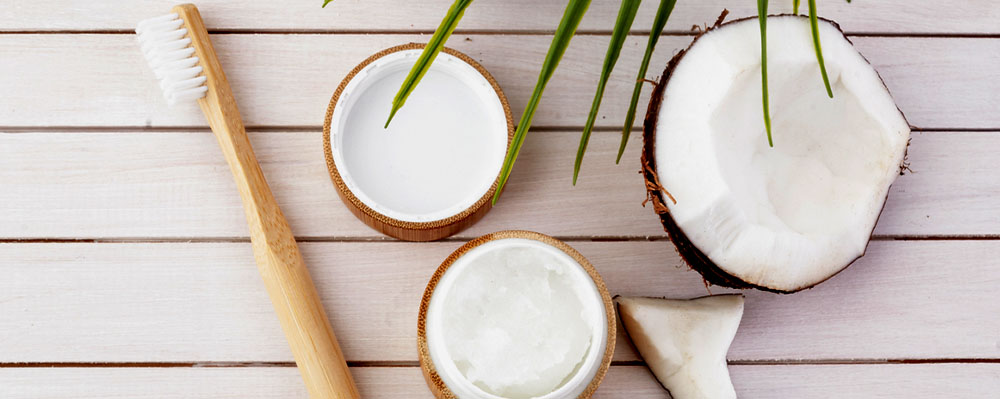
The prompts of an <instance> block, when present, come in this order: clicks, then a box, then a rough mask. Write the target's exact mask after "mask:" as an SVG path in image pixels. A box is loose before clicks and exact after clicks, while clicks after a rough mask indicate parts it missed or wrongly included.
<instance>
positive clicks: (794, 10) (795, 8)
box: [792, 0, 799, 15]
mask: <svg viewBox="0 0 1000 399" xmlns="http://www.w3.org/2000/svg"><path fill="white" fill-rule="evenodd" d="M792 13H793V14H795V15H799V0H793V1H792Z"/></svg>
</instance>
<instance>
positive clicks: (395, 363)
mask: <svg viewBox="0 0 1000 399" xmlns="http://www.w3.org/2000/svg"><path fill="white" fill-rule="evenodd" d="M727 363H728V364H729V365H730V366H828V365H843V366H853V365H887V364H888V365H917V364H1000V359H996V358H940V359H816V360H804V359H803V360H730V361H728V362H727ZM347 365H348V366H349V367H353V368H366V367H378V368H417V367H420V364H419V362H417V361H412V360H389V361H348V362H347ZM611 365H612V366H619V367H622V366H645V365H646V364H645V363H644V362H643V361H641V360H624V361H613V362H611ZM274 367H287V368H291V367H296V365H295V362H11V363H0V369H14V368H274Z"/></svg>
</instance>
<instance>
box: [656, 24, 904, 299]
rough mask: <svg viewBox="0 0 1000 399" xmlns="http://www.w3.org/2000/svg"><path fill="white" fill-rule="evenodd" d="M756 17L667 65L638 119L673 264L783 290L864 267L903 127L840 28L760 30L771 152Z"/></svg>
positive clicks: (702, 40) (896, 166)
mask: <svg viewBox="0 0 1000 399" xmlns="http://www.w3.org/2000/svg"><path fill="white" fill-rule="evenodd" d="M759 29H760V28H759V25H758V21H757V19H756V18H746V19H741V20H736V21H732V22H728V23H725V24H721V25H717V26H716V27H714V28H712V29H709V30H708V31H706V32H705V33H704V34H702V35H700V36H699V37H697V38H696V39H695V40H694V42H693V43H692V44H691V46H690V47H688V48H687V49H686V50H684V51H681V52H680V53H678V54H677V55H676V56H675V57H674V58H673V59H672V60H671V61H670V63H669V64H668V65H667V68H666V70H665V71H664V72H663V76H662V78H661V80H660V82H659V83H658V84H657V87H656V89H655V90H654V92H653V96H652V99H651V101H650V105H649V109H648V111H647V115H646V121H645V126H644V133H643V136H644V137H643V140H644V147H643V153H642V162H643V169H644V175H645V178H646V187H647V189H648V191H649V194H650V198H651V200H652V201H653V205H654V209H655V210H656V211H657V213H658V214H659V216H660V219H661V222H662V223H663V226H664V228H665V230H666V231H667V232H668V233H669V234H670V238H671V240H672V241H673V242H674V244H675V245H676V246H677V249H678V251H679V252H680V254H681V256H683V257H684V259H685V260H686V261H687V262H688V263H689V264H690V265H691V267H692V268H694V269H696V270H698V271H699V272H701V274H702V275H703V276H704V277H705V279H706V280H707V281H708V282H711V283H713V284H718V285H722V286H728V287H735V288H750V287H753V288H759V289H763V290H767V291H775V292H794V291H798V290H802V289H805V288H809V287H812V286H813V285H816V284H818V283H820V282H822V281H824V280H826V279H828V278H830V277H831V276H833V275H834V274H836V273H837V272H839V271H840V270H843V269H844V268H846V267H847V266H848V265H850V264H851V263H852V262H853V261H854V260H855V259H857V258H859V257H861V256H862V255H863V254H864V252H865V247H866V246H867V244H868V240H869V238H870V237H871V233H872V230H873V229H874V228H875V223H876V221H877V220H878V217H879V214H880V213H881V210H882V207H883V205H884V204H885V199H886V196H887V194H888V192H889V185H890V184H892V182H893V181H894V180H895V178H896V176H898V175H899V174H900V171H901V167H902V164H903V159H904V156H905V153H906V146H907V143H908V141H909V137H910V127H909V125H908V124H907V123H906V120H905V119H904V118H903V115H902V113H901V112H900V111H899V109H897V108H896V105H895V103H894V102H893V100H892V97H891V96H890V95H889V91H888V89H887V88H886V87H885V85H884V84H883V82H882V80H881V79H880V78H879V76H878V74H877V73H876V72H875V70H874V69H873V68H872V67H871V65H870V64H869V63H868V61H867V60H865V58H864V57H862V55H861V54H860V53H858V51H857V50H855V49H854V47H853V46H852V44H851V42H850V41H849V40H848V39H847V37H846V36H844V34H843V32H842V31H841V30H840V28H839V26H837V25H836V24H835V23H833V22H831V21H827V20H821V21H820V23H819V33H820V37H821V39H822V48H823V54H824V58H825V60H826V68H827V71H828V73H829V77H830V84H831V86H832V88H833V98H829V97H828V96H827V93H826V90H825V89H824V87H823V81H822V79H821V77H820V71H819V66H818V65H817V63H816V55H815V52H814V50H813V44H812V41H811V36H810V30H809V20H808V18H805V17H801V16H792V15H777V16H771V17H769V18H768V21H767V38H768V46H767V48H768V54H767V57H768V58H767V59H768V76H769V80H770V85H769V86H770V90H769V93H770V109H771V121H772V136H773V138H774V147H769V146H768V141H767V137H766V131H765V127H764V122H763V117H762V111H761V58H760V31H759Z"/></svg>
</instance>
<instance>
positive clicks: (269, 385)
mask: <svg viewBox="0 0 1000 399" xmlns="http://www.w3.org/2000/svg"><path fill="white" fill-rule="evenodd" d="M729 370H730V375H731V376H732V378H733V384H734V385H735V387H736V391H737V394H738V395H739V396H740V397H746V398H802V399H816V398H831V397H837V398H941V397H947V398H955V399H963V398H969V399H972V398H976V399H979V398H987V397H992V395H994V394H995V393H996V391H997V390H998V389H1000V365H997V364H915V365H902V364H864V365H776V366H757V365H736V366H730V367H729ZM351 371H352V373H353V374H354V376H355V379H356V380H357V382H358V389H360V390H361V393H362V395H363V397H365V398H387V399H388V398H392V399H396V398H428V399H429V398H431V397H432V396H431V394H430V391H428V390H427V387H426V385H425V384H424V380H423V377H422V376H421V375H420V369H418V368H415V367H362V368H354V369H352V370H351ZM301 385H302V384H301V382H300V380H299V377H298V371H297V370H296V369H294V368H291V367H226V368H55V369H48V368H12V369H0V388H5V389H4V391H5V392H6V395H5V397H6V398H10V399H18V398H32V399H47V398H52V399H55V398H65V397H74V398H78V399H98V398H100V399H104V398H109V397H127V398H133V399H147V398H148V399H153V398H156V399H167V398H178V399H181V398H183V399H214V398H248V399H255V398H304V397H306V396H305V390H304V389H303V388H302V386H301ZM594 398H595V399H602V398H637V399H646V398H649V399H652V398H663V399H666V398H669V395H668V394H667V392H666V391H665V390H663V388H661V387H660V385H659V384H657V383H656V380H654V379H653V377H652V375H651V374H650V373H649V371H648V370H647V369H646V368H645V367H643V366H612V367H611V369H610V370H609V372H608V375H607V377H606V378H605V380H604V382H603V384H601V387H600V388H599V389H598V390H597V393H596V395H595V396H594Z"/></svg>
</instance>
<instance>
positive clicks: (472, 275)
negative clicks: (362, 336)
mask: <svg viewBox="0 0 1000 399" xmlns="http://www.w3.org/2000/svg"><path fill="white" fill-rule="evenodd" d="M505 241H507V243H504V242H505ZM511 241H513V242H511ZM493 243H500V245H501V246H502V249H501V248H496V249H495V250H490V248H489V247H490V246H492V245H491V244H493ZM484 247H487V248H484ZM544 247H545V244H540V243H536V242H533V241H529V240H520V239H506V240H499V241H494V242H490V243H487V244H484V245H483V246H480V247H477V248H476V249H474V250H473V251H470V252H469V253H467V254H466V255H464V256H463V258H462V259H460V260H459V261H456V263H455V264H454V265H453V266H452V269H449V271H448V273H447V274H451V273H452V272H455V274H453V275H452V276H447V274H446V277H449V278H446V279H442V281H441V284H444V285H446V286H443V287H442V286H441V285H439V287H438V288H437V289H435V294H434V295H435V298H434V299H433V301H435V302H437V303H432V307H431V310H430V312H429V313H428V319H429V328H428V335H429V346H430V347H431V352H432V354H433V353H438V354H439V356H441V354H442V352H444V353H445V354H444V356H442V357H444V359H435V360H434V361H435V364H437V365H438V368H439V372H440V373H441V374H443V375H447V374H450V373H449V372H448V371H449V370H451V371H457V374H458V375H460V379H462V380H464V381H451V382H449V381H447V379H446V383H448V384H449V386H450V387H451V388H452V390H453V391H455V392H456V394H458V395H459V397H466V396H463V395H462V394H461V393H460V392H462V391H466V392H468V391H473V393H472V395H470V396H469V397H502V398H512V399H517V398H536V397H546V395H548V394H551V393H553V392H556V391H560V388H566V389H564V390H567V392H562V393H563V394H571V395H570V396H575V395H577V394H578V393H572V392H568V391H569V390H575V389H576V386H578V385H581V384H580V383H579V382H580V381H584V383H583V384H582V385H586V381H587V380H586V379H585V378H584V377H583V376H581V374H590V373H589V372H590V371H592V370H590V369H591V368H592V367H591V366H593V365H594V364H596V363H597V362H599V361H600V359H601V357H602V356H603V351H604V349H603V348H601V347H600V346H601V343H602V340H601V339H602V337H603V336H604V334H606V330H605V325H606V320H604V316H603V315H604V307H603V302H602V301H601V299H600V294H599V293H598V291H597V289H596V285H594V283H593V280H591V279H590V278H589V275H587V273H586V272H585V271H584V270H583V269H582V268H581V267H580V265H579V264H577V263H576V262H575V261H573V260H572V258H570V257H569V256H566V255H565V254H563V253H561V252H557V250H554V249H549V248H544ZM438 295H443V297H440V298H439V297H438ZM435 305H436V306H435ZM431 330H437V331H431ZM435 338H439V339H435ZM435 347H436V348H435ZM435 349H438V350H435ZM442 349H443V350H442ZM440 360H443V362H442V361H440ZM440 363H447V364H444V365H442V364H440ZM581 370H586V371H587V372H586V373H581ZM577 380H580V381H577ZM571 381H573V382H572V383H571ZM469 385H471V386H469ZM463 386H464V387H463ZM475 391H481V392H475ZM483 394H485V395H483ZM558 397H569V396H562V395H560V396H558Z"/></svg>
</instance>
